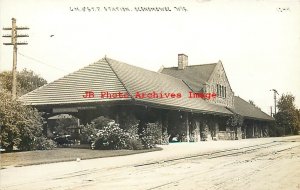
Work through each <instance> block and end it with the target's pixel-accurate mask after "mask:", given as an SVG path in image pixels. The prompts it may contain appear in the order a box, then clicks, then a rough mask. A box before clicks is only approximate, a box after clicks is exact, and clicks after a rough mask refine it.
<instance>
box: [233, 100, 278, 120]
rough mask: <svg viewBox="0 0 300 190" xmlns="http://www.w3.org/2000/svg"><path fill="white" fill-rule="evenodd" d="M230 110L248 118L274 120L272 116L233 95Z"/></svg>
mask: <svg viewBox="0 0 300 190" xmlns="http://www.w3.org/2000/svg"><path fill="white" fill-rule="evenodd" d="M232 111H233V112H235V113H237V114H239V115H241V116H244V117H245V118H248V119H259V120H274V118H273V117H271V116H269V115H268V114H266V113H265V112H263V111H261V110H260V109H259V108H257V107H255V106H254V105H252V104H250V103H249V102H247V101H245V100H244V99H242V98H240V97H238V96H234V109H233V110H232Z"/></svg>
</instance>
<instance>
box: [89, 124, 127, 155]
mask: <svg viewBox="0 0 300 190" xmlns="http://www.w3.org/2000/svg"><path fill="white" fill-rule="evenodd" d="M129 139H130V136H129V134H128V133H125V131H124V130H123V129H121V128H120V127H119V125H118V124H116V123H111V124H109V125H108V126H106V127H104V128H103V130H100V131H99V133H98V134H97V138H96V140H95V143H94V147H95V149H104V150H111V149H112V150H117V149H124V148H127V147H128V144H127V143H128V140H129Z"/></svg>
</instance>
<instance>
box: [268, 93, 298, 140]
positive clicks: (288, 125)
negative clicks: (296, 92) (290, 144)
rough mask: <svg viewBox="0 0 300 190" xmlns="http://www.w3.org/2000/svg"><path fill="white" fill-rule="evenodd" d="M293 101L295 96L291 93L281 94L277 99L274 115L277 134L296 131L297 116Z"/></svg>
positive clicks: (295, 132) (294, 132)
mask: <svg viewBox="0 0 300 190" xmlns="http://www.w3.org/2000/svg"><path fill="white" fill-rule="evenodd" d="M294 101H295V97H294V96H293V95H291V94H287V95H285V94H283V95H282V96H281V97H280V99H279V101H278V104H277V107H278V112H277V114H276V115H275V116H274V117H275V122H276V128H277V130H279V131H280V132H279V135H286V134H297V133H298V130H299V118H298V115H297V114H298V113H297V109H296V107H295V104H294Z"/></svg>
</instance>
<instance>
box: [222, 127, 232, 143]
mask: <svg viewBox="0 0 300 190" xmlns="http://www.w3.org/2000/svg"><path fill="white" fill-rule="evenodd" d="M218 139H219V140H234V139H235V132H234V131H231V130H230V128H229V127H226V131H219V133H218Z"/></svg>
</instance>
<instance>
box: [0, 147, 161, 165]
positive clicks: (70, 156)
mask: <svg viewBox="0 0 300 190" xmlns="http://www.w3.org/2000/svg"><path fill="white" fill-rule="evenodd" d="M159 150H162V148H153V149H145V150H91V149H77V148H56V149H53V150H40V151H27V152H13V153H1V154H0V160H1V169H5V168H6V167H8V166H15V167H21V166H27V165H37V164H47V163H54V162H66V161H73V160H74V161H75V160H76V159H77V158H80V159H81V160H85V159H93V158H104V157H114V156H125V155H131V154H140V153H145V152H152V151H159Z"/></svg>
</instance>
